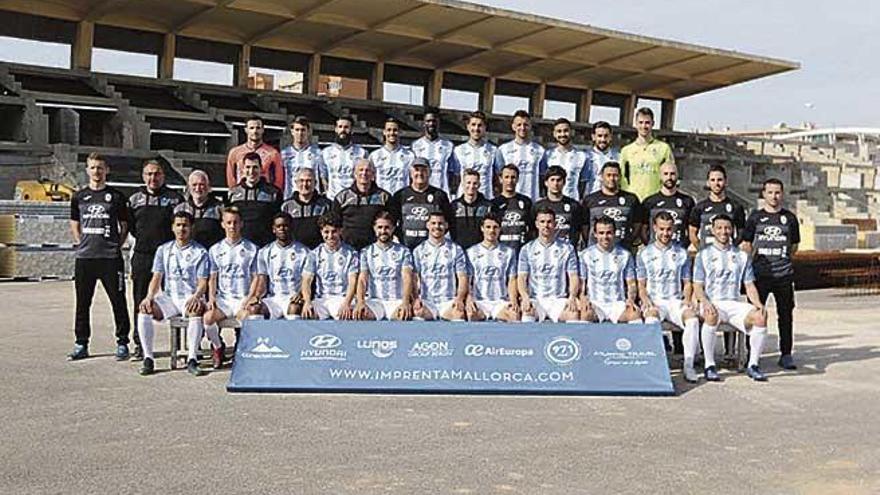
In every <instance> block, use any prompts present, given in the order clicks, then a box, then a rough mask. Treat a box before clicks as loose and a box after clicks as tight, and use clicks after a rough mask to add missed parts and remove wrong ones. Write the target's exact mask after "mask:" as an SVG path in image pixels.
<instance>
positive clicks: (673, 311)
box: [652, 299, 684, 329]
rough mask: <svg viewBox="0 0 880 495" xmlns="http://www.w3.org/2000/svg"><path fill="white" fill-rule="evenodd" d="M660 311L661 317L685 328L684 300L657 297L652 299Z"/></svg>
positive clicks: (661, 319)
mask: <svg viewBox="0 0 880 495" xmlns="http://www.w3.org/2000/svg"><path fill="white" fill-rule="evenodd" d="M652 302H653V303H654V306H655V307H656V308H657V312H658V313H660V315H659V318H660V321H661V322H662V321H663V320H666V321H668V322H669V323H672V324H673V325H675V326H677V327H678V328H681V329H684V301H682V300H680V299H657V300H654V301H652Z"/></svg>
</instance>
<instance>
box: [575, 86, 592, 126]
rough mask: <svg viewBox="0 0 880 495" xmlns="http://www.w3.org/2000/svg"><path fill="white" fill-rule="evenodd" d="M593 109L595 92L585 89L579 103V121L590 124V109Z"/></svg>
mask: <svg viewBox="0 0 880 495" xmlns="http://www.w3.org/2000/svg"><path fill="white" fill-rule="evenodd" d="M591 108H593V90H592V89H589V88H587V89H585V90H583V91H581V98H580V101H578V103H577V121H578V122H583V123H585V124H586V123H588V122H590V109H591Z"/></svg>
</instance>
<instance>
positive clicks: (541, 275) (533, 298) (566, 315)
mask: <svg viewBox="0 0 880 495" xmlns="http://www.w3.org/2000/svg"><path fill="white" fill-rule="evenodd" d="M535 228H536V230H537V232H538V238H537V239H535V240H533V241H531V242H529V243H528V244H526V245H525V246H523V248H522V250H520V252H519V262H518V264H517V265H518V266H517V273H518V280H517V284H518V285H517V287H518V289H519V297H520V301H521V305H520V308H521V309H522V320H523V321H543V320H544V319H547V318H549V319H550V320H552V321H554V322H559V321H570V320H577V319H578V292H579V290H580V286H579V284H580V279H579V276H578V262H577V251H576V250H575V248H574V246H572V245H571V243H570V242H566V241H563V240H561V239H559V238H558V237H557V235H556V214H555V213H554V212H553V210H551V209H550V208H544V209H543V210H538V212H537V214H536V215H535Z"/></svg>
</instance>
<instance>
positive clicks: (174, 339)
mask: <svg viewBox="0 0 880 495" xmlns="http://www.w3.org/2000/svg"><path fill="white" fill-rule="evenodd" d="M169 334H170V335H171V364H170V367H171V369H173V370H176V369H177V352H178V351H179V350H180V328H179V327H174V326H172V327H171V330H170V332H169Z"/></svg>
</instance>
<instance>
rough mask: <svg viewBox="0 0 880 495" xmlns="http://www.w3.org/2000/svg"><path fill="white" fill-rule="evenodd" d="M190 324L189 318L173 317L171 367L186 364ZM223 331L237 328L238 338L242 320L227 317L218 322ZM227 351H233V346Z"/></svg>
mask: <svg viewBox="0 0 880 495" xmlns="http://www.w3.org/2000/svg"><path fill="white" fill-rule="evenodd" d="M188 325H189V318H185V317H182V316H175V317H174V318H171V321H170V326H171V331H170V332H169V335H170V337H171V353H170V356H171V369H173V370H174V369H177V368H178V366H179V365H180V364H186V356H187V354H188V349H187V342H186V327H187V326H188ZM217 326H218V327H220V330H221V331H222V330H223V329H224V328H231V329H234V330H235V337H236V339H237V338H238V332H239V329H241V322H240V321H238V320H236V319H232V318H227V319H225V320H223V321H221V322H220V323H218V324H217ZM227 352H233V351H232V348H231V347H230V348H228V349H227Z"/></svg>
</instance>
